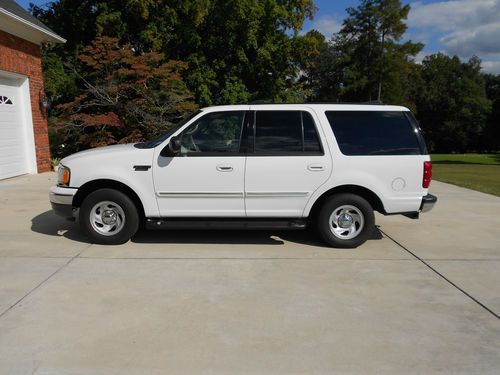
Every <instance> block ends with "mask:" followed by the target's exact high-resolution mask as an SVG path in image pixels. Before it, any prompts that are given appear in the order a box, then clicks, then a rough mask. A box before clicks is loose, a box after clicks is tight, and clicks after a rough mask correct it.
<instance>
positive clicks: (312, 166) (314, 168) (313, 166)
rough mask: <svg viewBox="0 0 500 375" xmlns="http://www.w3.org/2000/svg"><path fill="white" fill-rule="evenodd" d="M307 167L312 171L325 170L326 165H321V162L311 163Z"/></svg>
mask: <svg viewBox="0 0 500 375" xmlns="http://www.w3.org/2000/svg"><path fill="white" fill-rule="evenodd" d="M307 169H309V170H310V171H313V172H315V171H324V170H325V166H324V165H321V164H309V165H308V166H307Z"/></svg>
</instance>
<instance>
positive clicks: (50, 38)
mask: <svg viewBox="0 0 500 375" xmlns="http://www.w3.org/2000/svg"><path fill="white" fill-rule="evenodd" d="M0 15H4V16H7V17H8V18H10V19H12V20H14V21H16V22H18V23H20V24H22V25H23V26H24V27H28V28H30V29H32V30H34V31H36V32H38V33H40V34H42V35H43V37H42V38H40V40H39V41H34V40H30V39H27V40H30V41H32V42H34V43H37V44H40V42H49V43H66V39H64V38H62V37H61V36H59V35H57V34H56V33H54V32H51V31H49V30H46V29H44V28H42V27H40V26H38V25H35V24H34V23H31V22H29V21H27V20H25V19H23V18H21V17H19V16H17V15H15V14H13V13H11V12H9V11H7V10H5V9H3V8H0ZM6 31H7V32H9V31H8V30H6ZM18 36H19V35H18ZM19 37H22V36H19Z"/></svg>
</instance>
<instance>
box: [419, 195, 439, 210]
mask: <svg viewBox="0 0 500 375" xmlns="http://www.w3.org/2000/svg"><path fill="white" fill-rule="evenodd" d="M436 202H437V197H436V196H435V195H432V194H427V195H426V196H424V197H422V203H421V204H420V212H429V211H430V210H432V208H433V207H434V205H435V204H436Z"/></svg>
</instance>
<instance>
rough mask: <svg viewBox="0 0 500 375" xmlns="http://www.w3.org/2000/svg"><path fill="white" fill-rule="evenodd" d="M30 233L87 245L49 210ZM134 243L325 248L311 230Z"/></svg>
mask: <svg viewBox="0 0 500 375" xmlns="http://www.w3.org/2000/svg"><path fill="white" fill-rule="evenodd" d="M31 230H32V231H33V232H36V233H41V234H45V235H48V236H56V237H65V238H68V239H70V240H73V241H78V242H84V243H90V241H88V240H87V239H86V237H85V236H84V235H83V234H81V232H80V228H79V226H78V223H76V222H74V221H69V220H67V219H65V218H62V217H59V216H57V215H56V214H55V213H54V212H53V211H51V210H49V211H46V212H44V213H41V214H39V215H37V216H35V217H34V218H32V219H31ZM380 239H382V234H381V232H380V230H379V229H378V228H375V230H374V232H373V235H372V236H371V238H370V240H380ZM131 241H132V242H134V243H143V244H147V243H165V244H176V243H178V244H249V245H283V244H284V243H285V242H284V241H288V242H294V243H298V244H302V245H307V246H315V247H324V248H329V246H327V245H325V244H324V243H323V242H322V241H321V240H320V239H319V237H318V235H317V234H316V233H315V231H314V230H313V229H306V230H297V231H293V230H290V231H285V230H222V229H217V230H146V229H143V228H141V229H139V231H138V232H137V233H136V234H135V235H134V236H133V237H132V239H131Z"/></svg>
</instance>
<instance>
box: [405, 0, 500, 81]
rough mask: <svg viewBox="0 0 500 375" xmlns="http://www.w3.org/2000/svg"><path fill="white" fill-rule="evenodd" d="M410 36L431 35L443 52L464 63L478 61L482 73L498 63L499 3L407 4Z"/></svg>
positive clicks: (499, 0)
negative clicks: (480, 64) (473, 59)
mask: <svg viewBox="0 0 500 375" xmlns="http://www.w3.org/2000/svg"><path fill="white" fill-rule="evenodd" d="M411 6H412V8H411V11H410V14H409V16H408V26H409V27H410V28H411V33H409V35H410V36H416V35H418V34H419V33H424V34H425V35H430V34H434V36H435V37H434V38H433V39H436V40H437V41H439V44H440V47H442V48H441V49H442V50H443V52H445V53H447V54H450V55H458V56H459V57H461V58H462V59H468V58H469V57H471V56H472V55H477V56H479V57H482V58H483V59H484V60H485V61H484V63H483V68H484V70H485V71H490V72H497V71H498V61H500V37H499V36H500V0H451V1H440V2H436V3H427V4H423V3H422V2H420V1H418V2H415V3H412V4H411Z"/></svg>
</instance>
